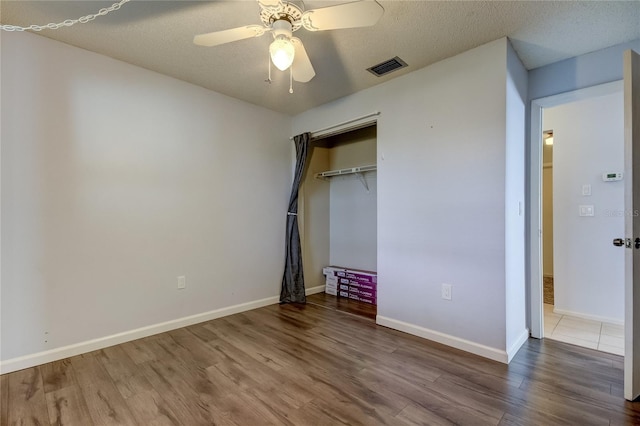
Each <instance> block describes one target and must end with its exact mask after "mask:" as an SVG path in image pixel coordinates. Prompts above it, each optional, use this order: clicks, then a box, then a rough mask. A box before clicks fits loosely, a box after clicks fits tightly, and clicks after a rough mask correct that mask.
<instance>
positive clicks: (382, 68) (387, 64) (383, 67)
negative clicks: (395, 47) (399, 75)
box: [367, 56, 407, 77]
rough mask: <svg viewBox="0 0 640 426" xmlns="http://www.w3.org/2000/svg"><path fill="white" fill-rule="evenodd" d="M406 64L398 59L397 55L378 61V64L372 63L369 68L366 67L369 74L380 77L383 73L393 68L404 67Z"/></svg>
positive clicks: (385, 73) (393, 69) (391, 70)
mask: <svg viewBox="0 0 640 426" xmlns="http://www.w3.org/2000/svg"><path fill="white" fill-rule="evenodd" d="M406 66H407V63H406V62H405V61H403V60H402V59H400V58H399V57H397V56H396V57H395V58H391V59H389V60H388V61H384V62H382V63H379V64H378V65H374V66H372V67H371V68H367V71H369V72H370V73H371V74H373V75H375V76H377V77H382V76H383V75H387V74H389V73H390V72H393V71H395V70H399V69H400V68H404V67H406Z"/></svg>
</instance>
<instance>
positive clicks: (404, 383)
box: [0, 295, 640, 426]
mask: <svg viewBox="0 0 640 426" xmlns="http://www.w3.org/2000/svg"><path fill="white" fill-rule="evenodd" d="M309 299H310V300H309V302H310V303H308V304H307V305H304V306H294V305H273V306H268V307H265V308H261V309H256V310H253V311H250V312H245V313H242V314H237V315H233V316H229V317H225V318H220V319H217V320H214V321H209V322H206V323H201V324H197V325H194V326H191V327H187V328H183V329H179V330H174V331H171V332H167V333H163V334H159V335H155V336H151V337H148V338H145V339H140V340H136V341H133V342H129V343H125V344H122V345H118V346H113V347H110V348H106V349H103V350H100V351H95V352H91V353H88V354H84V355H81V356H77V357H73V358H68V359H65V360H61V361H57V362H53V363H50V364H46V365H42V366H39V367H34V368H29V369H26V370H22V371H18V372H15V373H11V374H6V375H2V376H0V425H2V426H5V425H11V426H13V425H49V424H50V425H81V426H89V425H145V426H146V425H188V426H192V425H214V424H215V425H218V424H219V425H229V426H234V425H237V426H243V425H251V426H252V425H384V424H387V425H451V424H459V425H632V424H640V403H630V402H626V401H625V400H624V399H623V397H622V390H623V383H622V369H623V360H622V357H619V356H616V355H610V354H606V353H602V352H596V351H592V350H589V349H584V348H579V347H575V346H571V345H568V344H564V343H560V342H553V341H538V340H535V339H531V340H529V341H528V342H527V343H526V344H525V346H524V347H523V348H522V350H521V351H520V352H519V353H518V354H517V356H516V357H515V359H514V360H513V361H512V362H511V364H510V365H508V366H507V365H504V364H500V363H497V362H493V361H490V360H487V359H484V358H480V357H477V356H474V355H471V354H468V353H465V352H461V351H458V350H454V349H450V348H447V347H445V346H443V345H439V344H436V343H432V342H429V341H426V340H423V339H419V338H417V337H413V336H410V335H407V334H404V333H400V332H397V331H394V330H390V329H387V328H384V327H379V326H376V325H375V323H374V322H373V321H372V320H371V319H370V318H361V317H358V316H355V315H351V314H348V313H345V312H341V311H339V310H337V309H330V308H327V307H325V306H322V304H323V303H325V302H327V300H324V302H323V299H325V296H321V295H315V296H311V297H310V298H309Z"/></svg>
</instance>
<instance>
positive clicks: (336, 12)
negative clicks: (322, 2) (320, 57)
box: [302, 0, 384, 31]
mask: <svg viewBox="0 0 640 426" xmlns="http://www.w3.org/2000/svg"><path fill="white" fill-rule="evenodd" d="M383 13H384V9H383V8H382V6H380V5H379V4H378V3H377V2H375V1H367V0H363V1H356V2H353V3H345V4H339V5H337V6H329V7H323V8H320V9H314V10H308V11H306V12H304V13H303V14H302V25H303V26H304V27H305V28H306V29H307V30H309V31H324V30H336V29H340V28H356V27H369V26H371V25H374V24H375V23H376V22H378V20H379V19H380V17H381V16H382V14H383Z"/></svg>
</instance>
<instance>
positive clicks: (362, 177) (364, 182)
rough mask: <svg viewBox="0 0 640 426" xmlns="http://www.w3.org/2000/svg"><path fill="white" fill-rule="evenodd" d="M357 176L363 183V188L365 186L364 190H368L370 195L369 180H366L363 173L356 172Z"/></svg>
mask: <svg viewBox="0 0 640 426" xmlns="http://www.w3.org/2000/svg"><path fill="white" fill-rule="evenodd" d="M356 176H358V178H359V179H360V182H362V186H364V189H366V190H367V193H369V185H367V180H366V179H365V178H364V174H363V173H361V172H356Z"/></svg>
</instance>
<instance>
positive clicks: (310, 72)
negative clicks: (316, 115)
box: [193, 0, 384, 93]
mask: <svg viewBox="0 0 640 426" xmlns="http://www.w3.org/2000/svg"><path fill="white" fill-rule="evenodd" d="M258 4H259V5H260V9H261V11H260V20H261V21H262V25H246V26H244V27H238V28H232V29H229V30H223V31H216V32H212V33H207V34H200V35H197V36H195V37H194V38H193V42H194V43H195V44H197V45H199V46H218V45H221V44H225V43H231V42H232V41H238V40H244V39H247V38H251V37H260V36H262V35H264V34H265V33H271V34H272V35H273V38H274V40H273V42H272V43H271V45H270V46H269V55H270V58H271V62H273V64H274V65H275V66H276V67H277V68H278V69H279V70H281V71H285V70H286V69H288V68H290V87H289V93H293V89H292V87H291V80H295V81H298V82H301V83H306V82H308V81H309V80H311V79H312V78H313V77H314V76H315V75H316V72H315V71H314V69H313V65H311V61H310V60H309V56H308V55H307V52H306V50H305V49H304V46H303V45H302V41H301V40H300V39H299V38H297V37H293V36H292V34H293V32H295V31H297V30H299V29H300V28H303V27H304V28H305V29H306V30H308V31H325V30H335V29H341V28H356V27H368V26H371V25H374V24H375V23H376V22H378V20H379V19H380V17H381V16H382V14H383V13H384V9H383V8H382V6H380V5H379V4H378V3H377V2H376V1H371V0H361V1H355V2H353V3H344V4H339V5H336V6H329V7H324V8H320V9H313V10H307V11H303V10H302V8H300V7H299V6H297V5H296V4H293V3H290V2H288V1H282V0H258ZM267 81H269V82H270V81H271V66H269V80H267Z"/></svg>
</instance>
